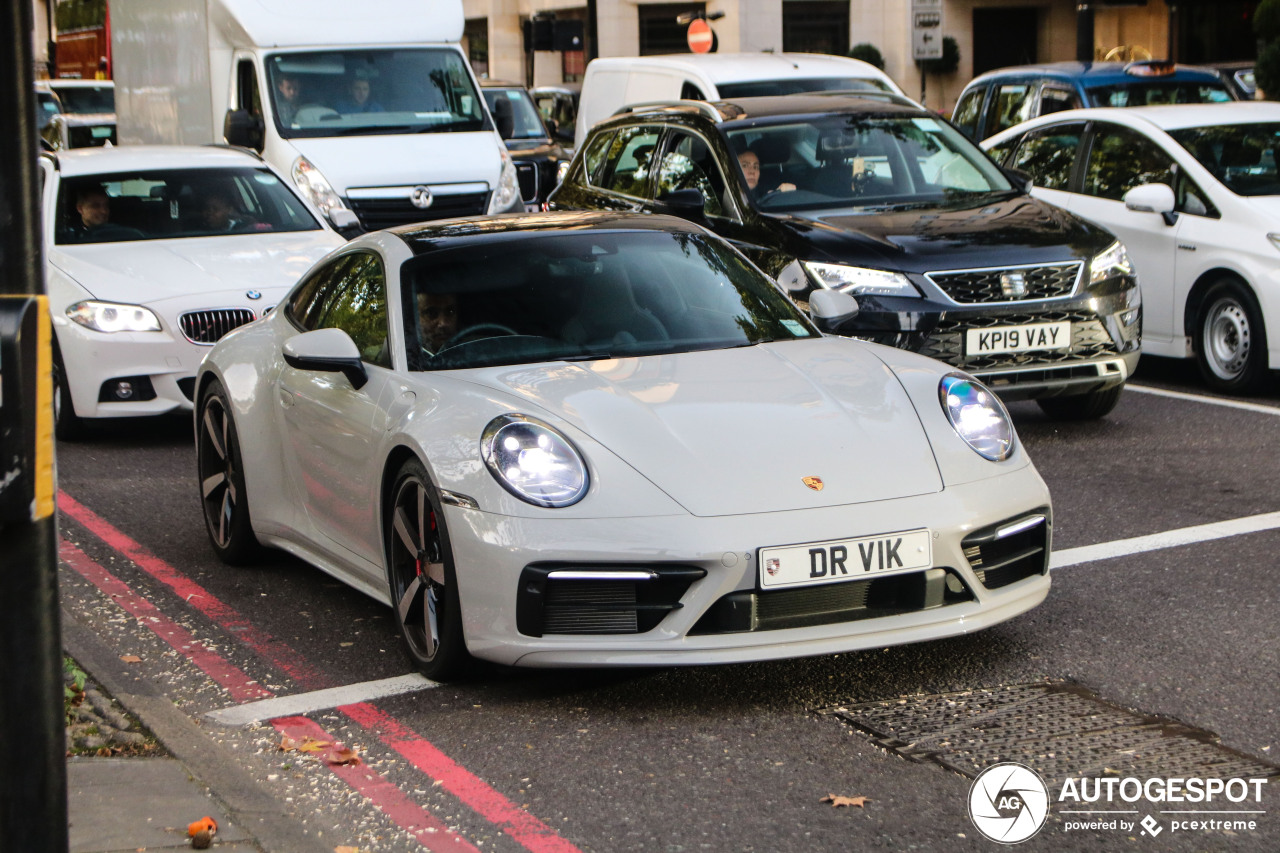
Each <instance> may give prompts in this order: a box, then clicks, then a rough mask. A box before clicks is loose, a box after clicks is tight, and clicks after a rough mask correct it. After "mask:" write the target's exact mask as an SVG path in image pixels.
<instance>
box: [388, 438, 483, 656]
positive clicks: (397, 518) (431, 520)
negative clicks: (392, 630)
mask: <svg viewBox="0 0 1280 853" xmlns="http://www.w3.org/2000/svg"><path fill="white" fill-rule="evenodd" d="M382 529H383V542H384V545H385V552H386V555H387V579H388V582H389V584H390V588H391V608H392V614H393V617H394V619H395V623H396V629H397V630H398V631H399V633H400V642H401V645H402V647H403V648H404V650H405V654H406V655H407V656H408V658H409V662H410V663H411V664H412V665H413V667H414V668H415V669H417V670H418V671H419V672H421V673H422V674H423V675H425V676H426V677H427V678H430V679H432V680H433V681H449V680H454V679H457V678H458V677H459V676H461V675H463V674H464V673H466V672H467V671H468V670H469V669H470V668H471V665H472V658H471V655H470V654H469V653H468V652H467V644H466V639H465V638H464V637H463V634H462V606H461V603H460V600H459V596H458V583H457V574H456V571H455V569H454V565H453V552H452V550H451V549H450V547H449V534H448V531H447V530H446V528H445V525H444V513H443V512H442V511H441V505H440V497H439V495H438V494H437V493H436V490H435V488H434V487H433V486H432V485H431V479H430V478H429V477H428V476H427V471H426V469H425V468H424V467H423V466H422V463H421V462H419V461H418V460H417V459H410V460H409V461H407V462H405V464H404V465H403V466H401V468H400V471H399V473H397V474H396V478H395V485H394V486H393V487H392V490H391V503H390V504H389V505H388V508H387V512H386V517H385V519H384V522H383V528H382Z"/></svg>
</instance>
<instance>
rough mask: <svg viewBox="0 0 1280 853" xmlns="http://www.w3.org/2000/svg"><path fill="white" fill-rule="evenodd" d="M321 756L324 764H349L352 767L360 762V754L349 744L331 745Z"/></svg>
mask: <svg viewBox="0 0 1280 853" xmlns="http://www.w3.org/2000/svg"><path fill="white" fill-rule="evenodd" d="M321 758H323V759H324V760H325V763H326V764H332V765H340V764H350V765H352V766H353V767H354V766H355V765H357V764H359V763H360V756H359V755H357V754H356V751H355V750H354V749H352V748H351V747H349V746H334V747H331V748H330V749H329V750H328V751H327V752H325V754H324V755H322V756H321Z"/></svg>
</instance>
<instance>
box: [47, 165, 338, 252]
mask: <svg viewBox="0 0 1280 853" xmlns="http://www.w3.org/2000/svg"><path fill="white" fill-rule="evenodd" d="M55 228H56V230H55V234H54V239H55V241H56V242H57V243H59V244H66V243H119V242H125V241H130V240H162V239H171V238H175V237H209V236H213V235H215V234H263V233H272V232H281V231H315V230H318V229H319V228H320V225H319V223H318V222H316V219H315V217H314V216H312V215H311V214H310V213H309V212H308V211H307V208H306V207H305V206H304V205H303V203H302V201H301V200H300V199H299V198H298V197H297V196H296V195H294V194H293V191H292V190H290V189H289V188H288V187H287V186H285V185H284V183H283V182H282V181H281V180H280V179H279V178H277V177H276V175H275V173H274V172H272V171H270V170H269V169H256V168H253V167H251V166H246V167H243V168H221V169H182V170H173V171H146V172H125V173H117V174H111V175H89V176H86V177H79V178H65V179H63V181H62V184H61V186H59V188H58V213H57V223H56V225H55Z"/></svg>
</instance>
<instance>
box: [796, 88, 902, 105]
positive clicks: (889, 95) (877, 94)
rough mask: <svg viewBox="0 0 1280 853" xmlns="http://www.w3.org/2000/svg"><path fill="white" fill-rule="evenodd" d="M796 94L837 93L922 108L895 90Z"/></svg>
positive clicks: (828, 92) (826, 91) (829, 92)
mask: <svg viewBox="0 0 1280 853" xmlns="http://www.w3.org/2000/svg"><path fill="white" fill-rule="evenodd" d="M796 94H799V95H804V96H806V97H809V96H813V95H837V96H841V97H845V98H870V99H872V100H879V101H888V102H890V103H892V104H898V105H900V106H904V107H920V108H921V109H924V108H923V107H922V106H921V104H920V102H919V101H913V100H912V99H911V98H908V97H907V96H906V95H899V94H898V93H897V92H886V91H885V90H883V89H821V90H819V91H817V92H797V93H796Z"/></svg>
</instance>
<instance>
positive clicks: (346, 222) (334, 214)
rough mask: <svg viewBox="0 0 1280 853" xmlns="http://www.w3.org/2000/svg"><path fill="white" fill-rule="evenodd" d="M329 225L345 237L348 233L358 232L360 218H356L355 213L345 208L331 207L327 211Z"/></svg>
mask: <svg viewBox="0 0 1280 853" xmlns="http://www.w3.org/2000/svg"><path fill="white" fill-rule="evenodd" d="M329 223H330V224H331V225H333V227H334V230H336V231H338V232H339V233H341V234H343V235H345V234H346V233H347V232H348V231H353V232H354V231H358V230H359V228H360V217H358V216H356V214H355V211H352V210H348V209H347V208H345V207H332V208H330V209H329Z"/></svg>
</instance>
